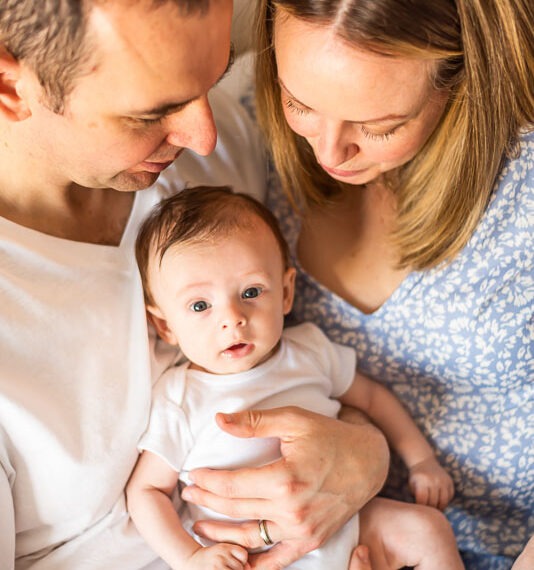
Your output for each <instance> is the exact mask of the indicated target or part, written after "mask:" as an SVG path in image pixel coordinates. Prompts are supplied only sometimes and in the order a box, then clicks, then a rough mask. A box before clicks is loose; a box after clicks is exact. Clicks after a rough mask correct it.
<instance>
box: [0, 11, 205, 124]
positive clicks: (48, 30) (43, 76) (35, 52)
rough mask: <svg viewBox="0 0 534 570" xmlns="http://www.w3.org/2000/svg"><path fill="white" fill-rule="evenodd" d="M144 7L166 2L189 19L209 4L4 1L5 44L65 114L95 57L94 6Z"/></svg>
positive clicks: (1, 39)
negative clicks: (68, 101) (91, 24)
mask: <svg viewBox="0 0 534 570" xmlns="http://www.w3.org/2000/svg"><path fill="white" fill-rule="evenodd" d="M113 1H117V2H118V1H120V2H122V3H123V4H124V5H125V7H127V5H128V4H133V3H135V2H138V3H140V2H143V3H144V4H146V6H147V9H151V8H157V7H158V6H160V5H162V4H166V3H167V2H172V3H174V4H176V6H177V7H178V9H179V10H180V11H181V12H182V13H183V14H185V15H188V14H190V13H191V14H193V13H198V12H200V13H203V12H205V11H206V10H207V9H208V8H209V2H210V0H1V1H0V44H3V45H4V47H5V48H6V49H7V50H8V51H9V52H10V53H11V55H12V56H13V57H15V58H16V59H17V60H19V61H24V62H25V63H26V64H27V65H28V66H29V67H30V68H31V69H32V70H33V71H34V72H35V74H36V75H37V78H38V80H39V83H40V84H41V86H42V87H43V90H44V93H45V96H46V101H45V102H46V103H47V104H48V106H49V107H50V109H52V111H54V112H56V113H61V112H63V109H64V103H65V98H66V97H67V96H68V95H69V93H70V91H71V90H72V88H73V86H74V82H75V80H76V79H77V78H78V77H79V76H81V75H82V74H83V73H84V72H86V67H85V66H86V65H87V62H88V61H89V59H90V55H91V53H92V45H91V39H90V37H89V34H88V26H87V22H88V18H89V14H90V12H91V9H92V7H93V6H95V5H98V4H102V5H103V4H105V3H110V2H113Z"/></svg>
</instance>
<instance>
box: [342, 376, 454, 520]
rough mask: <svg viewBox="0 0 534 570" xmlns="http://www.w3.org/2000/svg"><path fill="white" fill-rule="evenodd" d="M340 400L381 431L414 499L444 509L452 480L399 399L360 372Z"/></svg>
mask: <svg viewBox="0 0 534 570" xmlns="http://www.w3.org/2000/svg"><path fill="white" fill-rule="evenodd" d="M340 400H341V402H343V403H344V404H348V405H350V406H354V407H356V408H359V409H360V410H362V411H364V412H365V413H366V414H367V415H368V416H369V417H370V418H371V419H372V420H373V422H374V423H375V424H376V425H377V426H378V427H379V428H380V429H381V430H382V431H383V432H384V434H385V436H386V438H387V440H388V442H389V444H390V445H391V447H392V448H393V449H394V450H395V451H396V452H397V453H398V454H399V455H400V456H401V458H402V460H403V461H404V463H405V464H406V466H407V467H408V469H409V471H410V477H409V484H410V489H411V491H412V493H413V495H414V497H415V500H416V502H417V503H420V504H424V505H430V506H433V507H437V508H439V509H444V508H445V507H446V506H447V504H448V503H449V501H450V500H451V499H452V496H453V494H454V487H453V483H452V479H451V478H450V476H449V475H448V473H447V472H446V471H445V470H444V469H443V468H442V467H441V465H439V463H438V461H437V459H436V457H435V455H434V452H433V450H432V448H431V447H430V445H429V443H428V442H427V441H426V439H425V437H424V436H423V434H422V433H421V431H420V430H419V428H418V427H417V426H416V425H415V422H414V421H413V419H412V418H411V416H410V414H409V413H408V412H407V410H406V409H405V408H404V406H403V405H402V404H401V402H400V401H399V400H398V399H397V398H396V397H395V396H394V395H393V394H392V393H391V392H390V391H389V390H387V389H386V388H385V387H384V386H382V385H381V384H379V383H378V382H375V381H374V380H371V379H370V378H367V376H364V375H363V374H360V373H359V372H357V373H356V376H355V378H354V382H353V383H352V386H351V387H350V388H349V389H348V390H347V392H345V394H343V396H342V397H341V398H340Z"/></svg>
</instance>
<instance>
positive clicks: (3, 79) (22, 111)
mask: <svg viewBox="0 0 534 570" xmlns="http://www.w3.org/2000/svg"><path fill="white" fill-rule="evenodd" d="M21 85H23V80H22V66H21V64H20V63H19V62H18V61H17V60H16V59H15V58H14V57H13V56H12V55H11V54H10V53H9V52H8V51H7V50H6V48H5V47H4V46H3V45H2V44H0V116H3V117H4V118H6V119H8V120H10V121H23V120H24V119H27V118H28V117H29V116H30V115H31V111H30V109H29V107H28V105H27V103H26V100H25V99H24V97H23V96H22V95H21V91H23V89H22V87H21Z"/></svg>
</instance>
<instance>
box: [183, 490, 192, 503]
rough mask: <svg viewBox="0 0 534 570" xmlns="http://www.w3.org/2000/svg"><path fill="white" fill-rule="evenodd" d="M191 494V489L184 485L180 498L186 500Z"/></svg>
mask: <svg viewBox="0 0 534 570" xmlns="http://www.w3.org/2000/svg"><path fill="white" fill-rule="evenodd" d="M191 497H192V495H191V491H189V488H188V487H186V488H185V489H184V490H183V491H182V499H184V501H188V500H189V499H191Z"/></svg>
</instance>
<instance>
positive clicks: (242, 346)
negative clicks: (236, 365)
mask: <svg viewBox="0 0 534 570" xmlns="http://www.w3.org/2000/svg"><path fill="white" fill-rule="evenodd" d="M253 349H254V345H253V344H252V343H248V342H238V343H235V344H232V345H231V346H229V347H228V348H227V349H225V350H223V351H222V354H223V356H224V357H225V358H243V357H244V356H247V355H249V354H250V353H251V352H252V350H253Z"/></svg>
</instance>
